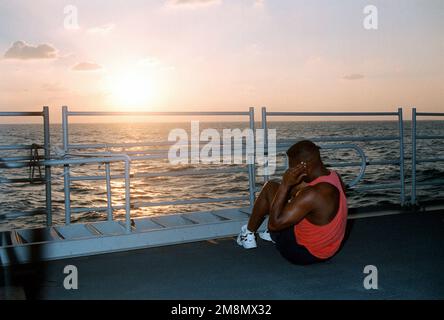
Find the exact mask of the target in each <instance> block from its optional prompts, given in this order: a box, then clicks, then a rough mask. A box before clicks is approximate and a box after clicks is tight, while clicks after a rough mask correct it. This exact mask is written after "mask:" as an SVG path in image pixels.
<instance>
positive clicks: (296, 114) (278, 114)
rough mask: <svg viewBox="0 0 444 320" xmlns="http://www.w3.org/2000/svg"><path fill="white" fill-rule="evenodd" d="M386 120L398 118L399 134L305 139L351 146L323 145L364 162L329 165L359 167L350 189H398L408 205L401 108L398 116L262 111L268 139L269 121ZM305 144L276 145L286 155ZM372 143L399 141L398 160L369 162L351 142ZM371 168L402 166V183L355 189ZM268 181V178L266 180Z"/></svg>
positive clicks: (289, 142)
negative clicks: (351, 153)
mask: <svg viewBox="0 0 444 320" xmlns="http://www.w3.org/2000/svg"><path fill="white" fill-rule="evenodd" d="M356 116H358V117H387V116H395V117H397V120H398V134H397V135H391V136H362V137H359V136H335V137H306V138H304V139H309V140H311V141H313V142H321V143H325V142H334V143H337V142H348V144H334V145H328V144H327V145H321V147H322V148H323V149H354V150H355V151H356V152H357V153H358V155H359V156H360V158H361V162H339V163H338V162H337V163H330V164H329V166H331V167H357V166H358V167H360V171H359V174H358V176H357V177H356V178H355V179H353V180H352V181H351V182H349V183H348V186H349V187H350V188H351V189H353V190H361V191H364V190H375V189H395V188H397V189H399V190H400V203H401V205H404V204H405V175H404V123H403V114H402V108H398V111H397V112H269V111H267V109H266V107H262V129H264V136H265V137H267V130H268V119H269V117H301V118H302V117H356ZM299 140H302V137H301V138H300V139H296V140H287V141H278V142H277V143H276V145H277V150H278V151H284V150H286V149H287V148H288V147H290V146H291V145H292V144H293V143H295V142H297V141H299ZM371 141H398V143H399V158H398V159H395V160H393V159H391V160H377V161H369V160H368V159H367V157H366V156H365V153H364V151H363V150H362V149H361V148H360V147H359V146H357V145H355V144H350V142H371ZM265 148H267V141H266V140H265ZM371 165H378V166H381V165H397V166H399V181H400V182H399V183H384V184H372V185H371V186H359V187H357V186H355V185H356V184H357V183H358V182H359V181H360V180H361V179H362V178H363V177H364V174H365V169H366V167H367V166H371ZM265 179H266V180H268V179H269V177H268V176H265Z"/></svg>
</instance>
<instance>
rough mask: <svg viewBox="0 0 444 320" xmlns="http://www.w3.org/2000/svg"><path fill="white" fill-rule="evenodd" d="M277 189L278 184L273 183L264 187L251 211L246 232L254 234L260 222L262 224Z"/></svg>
mask: <svg viewBox="0 0 444 320" xmlns="http://www.w3.org/2000/svg"><path fill="white" fill-rule="evenodd" d="M278 188H279V183H278V182H275V181H268V182H267V183H266V184H265V185H264V187H263V188H262V190H261V192H260V193H259V196H258V197H257V199H256V201H255V202H254V206H253V211H252V213H251V216H250V219H249V220H248V225H247V229H248V231H251V232H256V231H257V229H259V227H260V226H261V224H262V222H264V220H265V217H266V215H268V214H269V212H270V207H271V203H272V202H273V198H274V195H275V194H276V191H277V189H278Z"/></svg>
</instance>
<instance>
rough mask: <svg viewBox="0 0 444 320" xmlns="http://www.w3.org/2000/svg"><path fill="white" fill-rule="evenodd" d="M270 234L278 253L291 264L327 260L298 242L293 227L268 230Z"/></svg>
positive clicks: (305, 263)
mask: <svg viewBox="0 0 444 320" xmlns="http://www.w3.org/2000/svg"><path fill="white" fill-rule="evenodd" d="M270 236H271V238H272V239H273V241H274V242H275V245H276V248H277V249H278V251H279V252H280V254H281V255H282V256H283V257H284V258H285V259H287V260H288V261H290V262H291V263H293V264H298V265H307V264H313V263H318V262H323V261H326V260H328V259H320V258H318V257H316V256H314V255H312V254H311V253H310V251H308V249H307V248H306V247H304V246H303V245H300V244H298V243H297V241H296V237H295V235H294V227H290V228H287V229H284V230H280V231H274V232H270Z"/></svg>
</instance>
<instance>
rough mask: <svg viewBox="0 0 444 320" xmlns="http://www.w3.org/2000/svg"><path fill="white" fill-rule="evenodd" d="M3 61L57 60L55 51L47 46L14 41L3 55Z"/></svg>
mask: <svg viewBox="0 0 444 320" xmlns="http://www.w3.org/2000/svg"><path fill="white" fill-rule="evenodd" d="M4 58H5V59H18V60H32V59H54V58H57V50H56V49H55V48H54V47H52V46H50V45H49V44H39V45H37V46H32V45H29V44H27V43H26V42H24V41H16V42H14V43H13V44H12V47H11V48H9V49H8V50H7V51H6V53H5V55H4Z"/></svg>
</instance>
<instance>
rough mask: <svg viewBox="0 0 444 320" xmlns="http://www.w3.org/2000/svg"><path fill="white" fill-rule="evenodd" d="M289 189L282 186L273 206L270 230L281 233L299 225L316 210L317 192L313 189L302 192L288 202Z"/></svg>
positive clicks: (308, 188) (269, 222)
mask: <svg viewBox="0 0 444 320" xmlns="http://www.w3.org/2000/svg"><path fill="white" fill-rule="evenodd" d="M288 188H289V187H288V186H287V185H285V184H281V185H280V186H279V188H278V191H277V192H276V195H275V198H274V200H273V203H272V205H271V210H270V217H269V221H268V228H269V230H270V231H279V230H282V229H285V228H288V227H290V226H292V225H295V224H297V223H298V222H299V221H301V220H302V219H303V218H304V217H305V216H306V215H307V214H308V213H310V212H311V211H312V210H313V208H314V203H315V201H314V199H315V197H316V192H315V190H314V189H313V188H312V187H307V188H305V189H303V190H301V191H300V192H299V193H298V194H297V195H296V196H295V197H294V198H293V199H291V201H290V202H287V199H288V192H289V189H288Z"/></svg>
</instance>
